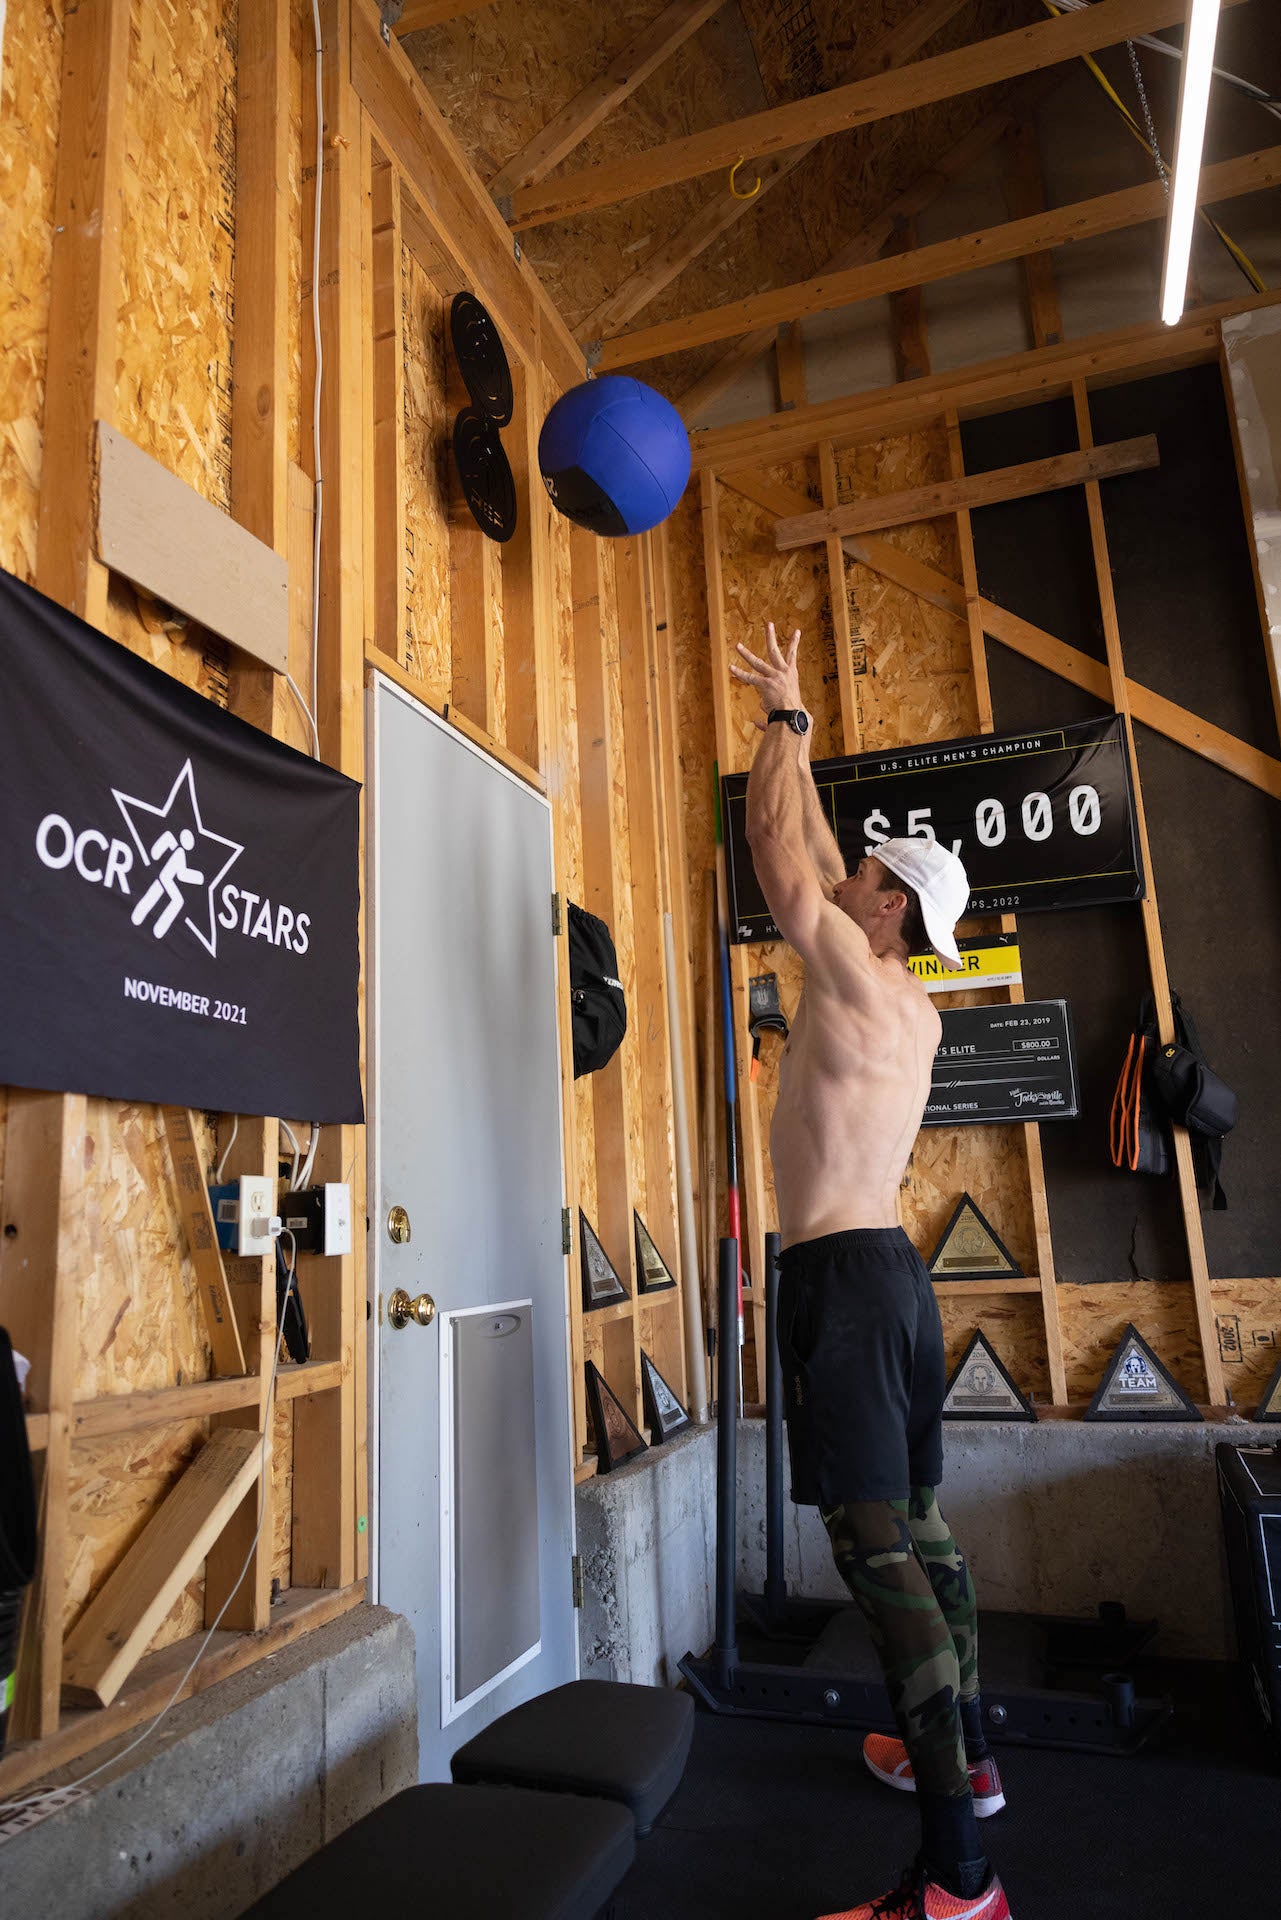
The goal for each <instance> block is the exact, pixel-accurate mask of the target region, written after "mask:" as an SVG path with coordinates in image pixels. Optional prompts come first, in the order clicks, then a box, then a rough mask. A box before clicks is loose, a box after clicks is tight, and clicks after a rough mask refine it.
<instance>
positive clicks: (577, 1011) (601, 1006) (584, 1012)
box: [569, 901, 627, 1080]
mask: <svg viewBox="0 0 1281 1920" xmlns="http://www.w3.org/2000/svg"><path fill="white" fill-rule="evenodd" d="M569 991H570V998H571V1002H572V1006H573V1031H574V1078H575V1079H576V1080H577V1079H579V1078H581V1076H582V1075H583V1074H585V1073H595V1072H596V1071H597V1070H598V1069H599V1068H601V1067H603V1066H604V1065H605V1063H606V1061H608V1060H612V1059H613V1057H614V1055H615V1054H616V1053H617V1051H618V1049H619V1047H620V1046H621V1045H622V1041H623V1035H624V1034H625V1033H626V1032H627V1002H626V1000H625V999H624V998H623V983H622V981H621V980H620V979H619V978H618V955H617V953H616V952H615V951H614V942H613V938H612V936H611V934H610V931H609V928H608V927H607V926H606V925H605V922H604V921H603V920H598V919H597V918H596V916H595V914H593V913H587V912H585V911H584V909H583V908H582V907H576V906H575V905H574V904H573V902H572V901H571V902H570V904H569Z"/></svg>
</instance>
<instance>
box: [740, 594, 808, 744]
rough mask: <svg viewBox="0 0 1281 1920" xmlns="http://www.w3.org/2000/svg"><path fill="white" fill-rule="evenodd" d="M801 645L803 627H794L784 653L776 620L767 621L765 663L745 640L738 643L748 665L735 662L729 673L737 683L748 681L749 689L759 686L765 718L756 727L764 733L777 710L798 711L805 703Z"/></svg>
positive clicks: (757, 689)
mask: <svg viewBox="0 0 1281 1920" xmlns="http://www.w3.org/2000/svg"><path fill="white" fill-rule="evenodd" d="M800 644H801V630H800V628H799V627H793V629H792V633H791V637H790V639H789V640H788V643H787V652H786V653H784V652H783V649H782V648H781V647H780V646H779V644H778V640H777V638H776V637H775V634H774V622H773V621H772V620H769V621H767V622H766V625H765V656H766V657H765V659H764V660H761V659H759V658H758V657H757V655H756V654H754V653H749V651H748V649H747V648H746V647H745V646H744V645H743V643H742V641H741V640H740V641H739V642H738V646H737V648H736V651H737V652H738V653H739V654H741V655H742V657H743V659H744V660H745V661H746V662H747V665H746V666H745V667H740V666H737V665H736V664H735V663H734V661H732V660H731V661H730V668H729V670H730V672H731V673H732V674H733V676H734V678H735V679H736V680H743V681H746V683H747V685H748V686H751V687H755V688H756V691H757V692H758V693H759V694H760V696H761V710H762V712H763V714H764V716H765V718H764V719H760V720H758V721H757V722H756V724H757V726H758V727H759V728H760V729H761V731H762V733H763V732H764V731H765V727H766V725H767V723H768V719H769V716H770V714H771V713H773V712H775V711H776V709H778V708H780V707H782V708H784V709H791V710H795V709H797V708H799V707H803V706H804V704H805V703H804V701H803V700H802V699H801V682H800V676H799V675H798V673H797V671H796V655H797V652H798V650H799V648H800Z"/></svg>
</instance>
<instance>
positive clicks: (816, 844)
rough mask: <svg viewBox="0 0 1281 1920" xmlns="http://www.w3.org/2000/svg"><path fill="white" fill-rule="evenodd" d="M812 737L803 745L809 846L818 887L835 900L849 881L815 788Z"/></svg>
mask: <svg viewBox="0 0 1281 1920" xmlns="http://www.w3.org/2000/svg"><path fill="white" fill-rule="evenodd" d="M812 738H813V736H812V735H811V734H808V733H807V734H806V735H805V738H804V740H803V741H802V743H801V769H800V770H801V795H802V800H803V804H804V807H805V845H806V846H807V848H808V849H809V856H810V859H811V860H812V861H813V862H814V871H815V873H817V875H818V884H819V885H820V887H822V889H823V892H824V893H825V894H826V895H827V896H828V898H829V899H830V898H831V894H832V888H833V887H834V886H835V885H836V883H837V881H838V880H844V878H845V861H844V859H843V858H842V856H841V849H840V847H839V846H838V845H837V842H836V835H835V834H834V833H833V832H832V829H831V825H830V824H829V822H828V818H827V815H826V813H824V811H823V802H822V801H821V800H820V799H819V797H818V788H817V787H816V786H815V785H814V775H813V772H812V770H811V768H810V752H809V750H810V741H811V739H812Z"/></svg>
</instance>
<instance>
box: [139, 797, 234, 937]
mask: <svg viewBox="0 0 1281 1920" xmlns="http://www.w3.org/2000/svg"><path fill="white" fill-rule="evenodd" d="M111 792H112V796H113V798H114V799H115V802H116V805H117V806H118V807H119V809H120V811H121V813H122V815H123V816H124V822H125V825H126V826H127V827H128V829H129V833H130V836H131V837H132V840H133V843H134V845H135V847H137V849H138V852H139V854H140V855H141V857H142V863H143V865H144V867H148V868H153V869H154V871H155V878H154V879H153V880H152V883H151V885H150V886H149V887H148V888H147V890H146V892H145V893H144V894H143V895H142V897H141V898H140V899H139V900H138V901H137V903H136V904H135V906H134V910H133V912H132V914H131V915H130V918H131V920H132V921H133V924H134V926H135V927H140V928H142V929H143V930H144V931H150V933H151V934H152V935H153V937H154V938H155V939H157V940H163V939H164V937H165V935H166V934H167V933H168V932H169V929H170V928H171V927H172V925H173V923H174V921H175V920H176V919H177V918H178V917H179V915H180V914H181V915H182V916H183V925H184V926H186V927H188V928H189V929H190V931H191V932H192V933H193V934H194V935H195V936H196V939H197V940H199V942H200V944H201V946H202V947H204V948H206V949H207V951H208V952H209V953H211V954H212V955H213V956H214V957H215V958H217V954H218V929H217V922H216V920H215V918H214V892H215V889H216V888H217V887H218V886H219V885H220V884H221V882H222V881H223V880H224V879H225V878H226V876H227V875H228V874H229V873H230V871H231V869H232V867H234V866H235V864H236V862H237V860H239V858H240V856H241V854H242V853H243V852H244V847H243V845H242V844H241V843H240V842H239V841H238V840H229V839H228V838H227V836H226V835H225V834H222V833H214V832H213V831H212V829H211V828H209V827H207V826H206V825H205V823H204V821H203V820H202V819H201V817H200V802H199V800H198V799H197V798H196V780H195V775H194V774H193V772H192V770H191V762H190V760H185V761H184V762H183V765H182V771H181V772H180V773H179V775H178V778H177V779H176V780H175V781H174V783H173V785H172V787H171V788H170V789H169V798H168V799H167V800H166V801H165V802H164V805H163V806H154V805H153V804H152V802H151V801H149V800H139V799H138V798H137V797H136V796H135V795H133V794H128V793H122V792H121V791H120V789H119V787H113V788H112V789H111ZM189 888H191V889H195V888H199V889H200V892H199V893H193V894H192V896H191V899H190V900H189V899H188V894H187V889H189ZM196 899H200V900H201V901H202V906H201V910H200V918H199V920H196V919H193V918H192V917H191V915H190V914H188V913H186V912H185V909H186V908H187V907H188V905H193V906H194V902H195V900H196ZM205 905H207V907H208V913H209V920H208V926H207V927H206V926H205V925H204V906H205Z"/></svg>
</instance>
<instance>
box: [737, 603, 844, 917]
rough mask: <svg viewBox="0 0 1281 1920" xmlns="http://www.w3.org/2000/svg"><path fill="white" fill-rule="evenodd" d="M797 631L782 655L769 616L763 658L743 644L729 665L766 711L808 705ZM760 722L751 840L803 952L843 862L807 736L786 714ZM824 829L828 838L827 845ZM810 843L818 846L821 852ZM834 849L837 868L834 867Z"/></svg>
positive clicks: (767, 891) (764, 880)
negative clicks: (753, 690) (808, 751)
mask: <svg viewBox="0 0 1281 1920" xmlns="http://www.w3.org/2000/svg"><path fill="white" fill-rule="evenodd" d="M800 638H801V636H800V633H799V631H797V632H794V633H793V634H792V637H791V641H790V644H789V647H788V651H787V653H786V655H785V654H784V653H783V652H782V650H781V648H780V647H779V645H778V642H777V640H776V639H775V636H774V628H773V625H772V623H771V624H770V625H769V626H767V627H766V629H765V652H766V657H765V658H764V659H763V660H762V659H760V658H758V657H757V656H756V655H755V654H753V653H749V652H748V650H747V648H746V647H744V646H742V645H741V644H740V645H739V648H738V651H739V653H740V654H741V655H742V657H743V659H744V661H745V662H746V663H747V665H746V667H739V666H735V665H731V667H730V672H731V673H732V674H733V675H734V676H735V678H736V679H739V680H744V681H746V682H747V683H748V684H749V685H751V686H754V687H755V688H756V689H757V691H758V692H759V693H760V696H761V705H762V708H763V709H764V711H765V713H766V714H767V715H768V714H769V713H770V712H772V711H774V710H777V709H782V710H784V711H787V712H800V711H803V709H802V707H801V693H800V682H799V680H798V678H797V674H796V652H797V648H798V647H799V645H800ZM762 724H763V726H764V733H763V738H762V740H761V743H760V745H759V747H758V748H757V752H756V759H755V761H754V762H753V764H752V771H751V774H750V776H749V778H748V782H747V839H748V844H749V846H750V847H751V849H752V863H753V865H754V866H755V868H756V877H757V879H758V880H759V881H760V883H761V891H762V892H763V893H764V895H765V899H766V902H767V904H768V906H769V910H770V912H771V914H772V915H773V917H774V924H775V925H776V926H777V928H778V929H779V932H780V933H781V934H782V935H783V938H784V939H785V940H787V941H788V942H790V944H791V945H792V946H794V947H795V948H797V950H798V951H799V952H801V953H804V952H805V951H806V949H807V948H808V947H810V946H812V944H813V940H814V936H815V933H816V930H817V927H818V922H819V919H820V918H821V916H822V914H823V911H824V909H825V907H826V905H827V898H826V896H827V893H828V892H829V891H830V888H831V886H833V885H834V884H835V882H836V880H837V879H840V878H842V877H843V875H844V868H843V867H841V866H840V854H839V852H837V851H836V842H835V841H834V840H833V839H832V836H831V833H830V830H828V828H827V826H826V822H825V821H824V820H823V809H822V804H821V802H820V801H819V797H818V793H817V790H816V789H815V786H814V779H813V776H812V774H811V773H810V770H809V764H808V755H807V754H806V752H805V746H804V739H803V737H801V736H798V735H797V734H796V733H795V732H793V730H792V728H791V727H790V726H788V725H787V723H786V722H785V721H776V722H775V723H774V724H773V725H772V726H771V725H768V724H766V723H762ZM824 835H826V842H827V843H830V844H825V842H824V837H823V836H824ZM812 842H813V843H815V844H817V847H818V849H819V857H818V859H816V858H815V855H814V851H813V848H812V844H811V843H812ZM833 853H835V856H836V866H837V868H838V869H839V871H835V872H833V863H832V854H833ZM820 861H821V862H822V865H821V867H820V864H819V862H820ZM829 874H830V875H831V877H830V878H829V877H828V876H829Z"/></svg>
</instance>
